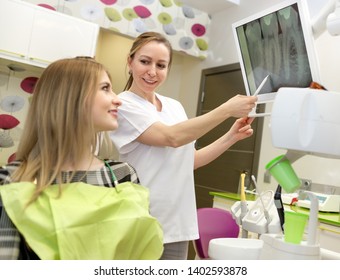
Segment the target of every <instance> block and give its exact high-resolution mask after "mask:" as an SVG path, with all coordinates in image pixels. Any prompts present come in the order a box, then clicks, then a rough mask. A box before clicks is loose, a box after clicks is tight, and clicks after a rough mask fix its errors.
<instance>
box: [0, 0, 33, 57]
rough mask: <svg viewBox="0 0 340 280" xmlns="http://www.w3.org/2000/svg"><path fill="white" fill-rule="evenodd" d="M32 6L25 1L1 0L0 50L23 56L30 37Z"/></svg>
mask: <svg viewBox="0 0 340 280" xmlns="http://www.w3.org/2000/svg"><path fill="white" fill-rule="evenodd" d="M33 17H34V7H33V6H29V5H26V4H25V3H21V2H17V1H10V0H1V3H0V52H1V53H3V54H4V55H5V56H6V55H10V56H14V57H21V58H24V57H26V55H27V52H28V48H29V42H30V38H31V30H32V22H33Z"/></svg>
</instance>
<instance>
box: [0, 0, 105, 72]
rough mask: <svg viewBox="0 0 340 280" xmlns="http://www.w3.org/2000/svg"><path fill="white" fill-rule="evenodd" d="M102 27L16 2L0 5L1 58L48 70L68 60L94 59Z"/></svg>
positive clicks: (14, 0)
mask: <svg viewBox="0 0 340 280" xmlns="http://www.w3.org/2000/svg"><path fill="white" fill-rule="evenodd" d="M98 34H99V26H98V25H97V24H95V23H92V22H88V21H84V20H81V19H79V18H75V17H72V16H69V15H65V14H62V13H59V12H56V11H52V10H49V9H46V8H43V7H40V6H37V5H33V4H30V3H27V2H23V1H17V0H1V3H0V57H3V58H6V59H12V60H14V61H18V62H21V63H28V64H32V65H36V66H41V67H46V66H47V65H48V64H49V63H51V62H52V61H55V60H57V59H60V58H65V57H74V56H94V55H95V51H96V45H97V39H98Z"/></svg>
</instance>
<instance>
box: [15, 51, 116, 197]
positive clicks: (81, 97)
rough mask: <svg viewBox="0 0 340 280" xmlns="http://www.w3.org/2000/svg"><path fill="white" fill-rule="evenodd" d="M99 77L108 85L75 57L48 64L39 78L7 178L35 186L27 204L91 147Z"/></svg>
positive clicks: (92, 65)
mask: <svg viewBox="0 0 340 280" xmlns="http://www.w3.org/2000/svg"><path fill="white" fill-rule="evenodd" d="M103 71H106V73H107V74H108V76H109V78H110V80H111V77H110V75H109V73H108V71H107V70H106V69H105V68H104V66H103V65H102V64H100V63H98V62H96V61H95V60H94V59H90V58H86V57H78V58H71V59H62V60H58V61H56V62H54V63H52V64H50V65H49V66H48V67H47V68H46V69H45V70H44V72H43V73H42V75H41V77H40V78H39V80H38V82H37V84H36V87H35V90H34V93H33V98H32V101H31V104H30V108H29V112H28V115H27V119H26V123H25V127H24V130H23V134H22V140H21V142H20V144H19V147H18V150H17V152H16V159H17V160H20V161H21V165H20V167H19V168H18V169H17V170H16V172H14V174H13V181H29V182H32V181H36V184H37V189H36V193H35V194H34V196H33V198H32V200H34V199H35V198H37V197H38V195H39V194H40V193H41V192H42V191H43V190H44V189H45V188H46V187H47V186H48V185H50V184H51V183H52V182H53V181H54V180H56V181H57V182H59V184H60V183H61V182H62V179H61V171H62V165H63V164H64V163H65V162H69V163H71V164H72V166H77V164H76V163H77V160H79V159H80V158H82V157H83V156H84V153H85V154H86V153H89V152H92V150H94V149H93V147H97V145H98V135H97V133H96V132H95V129H94V125H93V121H92V104H93V100H94V97H95V94H96V92H97V90H98V83H99V79H100V77H101V75H102V73H103ZM91 147H92V148H91Z"/></svg>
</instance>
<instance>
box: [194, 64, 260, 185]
mask: <svg viewBox="0 0 340 280" xmlns="http://www.w3.org/2000/svg"><path fill="white" fill-rule="evenodd" d="M237 70H240V75H242V73H241V66H240V63H232V64H228V65H222V66H217V67H212V68H207V69H202V73H201V82H200V88H199V95H198V101H197V102H198V104H197V111H196V116H199V115H200V114H201V111H202V104H203V100H204V98H205V93H204V90H205V83H206V78H207V77H208V76H210V75H216V74H221V73H224V72H231V71H237ZM245 94H246V93H245ZM264 111H265V104H259V105H257V110H256V112H258V113H263V112H264ZM263 123H264V120H263V117H260V118H258V121H257V125H256V127H253V129H254V134H255V147H254V157H253V169H252V170H251V174H254V175H255V176H256V178H258V176H259V174H258V170H259V168H258V166H259V162H260V152H261V141H262V133H263ZM257 180H258V179H257Z"/></svg>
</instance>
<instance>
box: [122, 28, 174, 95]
mask: <svg viewBox="0 0 340 280" xmlns="http://www.w3.org/2000/svg"><path fill="white" fill-rule="evenodd" d="M153 41H156V42H158V43H161V44H164V46H166V47H167V49H168V50H169V56H170V57H169V64H168V71H169V70H170V68H171V63H172V46H171V44H170V42H169V40H168V39H167V38H165V36H163V35H162V34H160V33H157V32H144V33H142V34H140V35H139V36H138V37H137V38H136V39H135V41H134V42H133V44H132V47H131V49H130V52H129V55H128V58H130V59H133V58H134V56H135V53H136V52H137V51H139V50H140V49H141V48H142V47H143V46H145V45H146V44H148V43H150V42H153ZM132 82H133V76H132V74H131V73H130V76H129V79H128V81H127V83H126V85H125V87H124V90H128V89H129V88H130V87H131V85H132Z"/></svg>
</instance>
